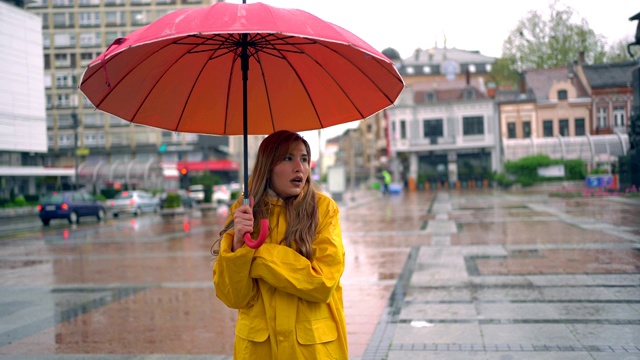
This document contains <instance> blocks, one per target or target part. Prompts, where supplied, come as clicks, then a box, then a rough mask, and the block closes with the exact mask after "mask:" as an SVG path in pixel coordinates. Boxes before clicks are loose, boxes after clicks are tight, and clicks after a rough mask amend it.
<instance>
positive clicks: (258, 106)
mask: <svg viewBox="0 0 640 360" xmlns="http://www.w3.org/2000/svg"><path fill="white" fill-rule="evenodd" d="M403 87H404V82H403V80H402V77H401V76H400V74H399V73H398V71H397V70H396V69H395V67H394V66H393V63H392V62H391V61H390V60H389V59H388V58H387V57H385V56H384V55H383V54H381V53H380V52H378V51H377V50H375V49H373V48H372V47H371V46H370V45H368V44H367V43H366V42H364V41H363V40H361V39H360V38H358V37H357V36H355V35H353V34H352V33H350V32H349V31H347V30H345V29H343V28H341V27H339V26H336V25H334V24H331V23H328V22H325V21H323V20H321V19H319V18H317V17H315V16H313V15H311V14H309V13H307V12H304V11H301V10H295V9H281V8H276V7H273V6H269V5H265V4H262V3H254V4H230V3H224V2H220V3H216V4H214V5H211V6H208V7H202V8H189V9H183V10H178V11H174V12H172V13H169V14H167V15H165V16H163V17H162V18H160V19H158V20H157V21H155V22H153V23H152V24H150V25H147V26H145V27H142V28H140V29H138V30H136V31H134V32H132V33H131V34H130V35H128V36H126V37H124V38H120V39H117V40H116V41H114V43H113V44H111V45H110V46H109V48H108V49H107V50H106V51H105V52H104V53H102V54H101V55H100V56H98V58H96V59H95V60H94V61H92V62H91V63H90V64H89V66H88V67H87V69H86V71H85V73H84V74H83V76H82V80H81V82H80V90H81V91H82V92H83V93H84V94H85V95H86V96H87V98H88V99H89V100H90V101H91V102H92V103H93V104H94V105H95V106H96V107H97V108H98V109H100V110H103V111H105V112H108V113H110V114H113V115H115V116H117V117H119V118H122V119H124V120H128V121H130V122H132V123H136V124H141V125H148V126H152V127H156V128H162V129H166V130H172V131H178V132H190V133H200V134H212V135H240V134H242V135H243V136H244V191H245V194H244V202H245V204H249V196H247V189H248V187H247V184H248V173H249V171H248V165H247V135H248V134H270V133H272V132H275V131H278V130H290V131H303V130H313V129H320V128H325V127H329V126H333V125H337V124H341V123H345V122H349V121H353V120H359V119H364V118H366V117H368V116H370V115H373V114H374V113H376V112H378V111H380V110H382V109H384V108H386V107H388V106H390V105H392V104H393V103H394V101H395V100H396V99H397V97H398V96H399V94H400V91H402V88H403ZM267 229H268V222H266V220H265V219H263V220H262V221H261V232H260V237H259V239H258V240H257V241H254V240H253V239H251V237H250V234H248V233H247V234H245V235H244V238H245V242H246V243H247V245H249V246H250V247H252V248H256V247H258V246H260V245H261V244H262V243H263V242H264V239H265V238H266V231H267Z"/></svg>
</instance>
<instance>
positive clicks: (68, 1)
mask: <svg viewBox="0 0 640 360" xmlns="http://www.w3.org/2000/svg"><path fill="white" fill-rule="evenodd" d="M53 6H54V7H58V6H60V7H63V6H73V0H53Z"/></svg>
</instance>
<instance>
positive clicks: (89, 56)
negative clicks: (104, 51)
mask: <svg viewBox="0 0 640 360" xmlns="http://www.w3.org/2000/svg"><path fill="white" fill-rule="evenodd" d="M91 60H93V53H90V52H83V53H80V65H83V66H84V65H87V64H89V63H90V62H91Z"/></svg>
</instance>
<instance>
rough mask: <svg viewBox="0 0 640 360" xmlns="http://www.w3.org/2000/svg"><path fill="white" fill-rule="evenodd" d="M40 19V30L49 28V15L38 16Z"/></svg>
mask: <svg viewBox="0 0 640 360" xmlns="http://www.w3.org/2000/svg"><path fill="white" fill-rule="evenodd" d="M40 15H41V17H42V28H43V29H46V28H48V27H49V14H47V13H42V14H40Z"/></svg>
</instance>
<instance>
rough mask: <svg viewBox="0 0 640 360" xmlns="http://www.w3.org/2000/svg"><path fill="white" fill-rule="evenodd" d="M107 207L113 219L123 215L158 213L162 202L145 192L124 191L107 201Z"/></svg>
mask: <svg viewBox="0 0 640 360" xmlns="http://www.w3.org/2000/svg"><path fill="white" fill-rule="evenodd" d="M107 207H108V209H109V211H110V212H111V213H112V214H113V217H118V216H119V215H120V214H122V213H128V214H133V216H138V215H140V214H142V213H144V212H158V210H159V209H160V200H159V199H158V198H157V197H154V196H153V195H151V194H150V193H148V192H146V191H143V190H131V191H122V192H120V193H118V195H116V196H115V197H114V198H113V199H111V200H108V201H107Z"/></svg>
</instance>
